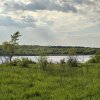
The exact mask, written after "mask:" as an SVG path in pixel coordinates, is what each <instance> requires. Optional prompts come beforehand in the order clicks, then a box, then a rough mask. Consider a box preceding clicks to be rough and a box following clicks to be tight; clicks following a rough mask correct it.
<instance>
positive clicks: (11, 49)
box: [2, 32, 21, 62]
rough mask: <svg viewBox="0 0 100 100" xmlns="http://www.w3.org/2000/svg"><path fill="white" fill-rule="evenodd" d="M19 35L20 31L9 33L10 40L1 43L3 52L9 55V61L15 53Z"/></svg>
mask: <svg viewBox="0 0 100 100" xmlns="http://www.w3.org/2000/svg"><path fill="white" fill-rule="evenodd" d="M20 36H21V35H20V33H19V32H16V33H14V34H13V35H11V40H10V41H5V42H3V44H2V47H3V51H4V53H5V54H6V55H7V56H8V57H9V62H11V60H12V57H13V56H14V55H15V50H16V48H17V47H18V40H19V39H18V38H19V37H20Z"/></svg>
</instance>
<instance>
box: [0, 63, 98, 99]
mask: <svg viewBox="0 0 100 100" xmlns="http://www.w3.org/2000/svg"><path fill="white" fill-rule="evenodd" d="M0 100H100V64H81V65H79V66H78V67H69V66H67V65H64V66H61V65H60V64H50V65H49V67H48V69H47V70H45V71H44V70H42V69H40V68H39V65H38V64H31V65H29V67H26V68H24V67H20V66H7V65H0Z"/></svg>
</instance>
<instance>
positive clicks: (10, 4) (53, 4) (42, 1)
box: [4, 0, 77, 12]
mask: <svg viewBox="0 0 100 100" xmlns="http://www.w3.org/2000/svg"><path fill="white" fill-rule="evenodd" d="M4 7H5V8H4V9H5V11H6V10H9V11H13V10H15V11H18V10H29V11H36V10H50V11H63V12H70V11H71V12H77V9H76V8H75V7H74V5H72V4H70V3H66V2H60V0H32V1H31V2H30V3H25V2H23V1H18V2H17V1H16V0H14V1H12V0H10V1H8V0H7V2H4Z"/></svg>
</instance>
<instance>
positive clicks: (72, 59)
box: [67, 57, 78, 67]
mask: <svg viewBox="0 0 100 100" xmlns="http://www.w3.org/2000/svg"><path fill="white" fill-rule="evenodd" d="M67 65H68V66H70V67H77V66H78V60H77V58H75V57H70V58H69V59H68V61H67Z"/></svg>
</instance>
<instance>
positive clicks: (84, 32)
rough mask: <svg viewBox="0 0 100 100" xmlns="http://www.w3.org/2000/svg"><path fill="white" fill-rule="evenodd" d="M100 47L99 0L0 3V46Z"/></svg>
mask: <svg viewBox="0 0 100 100" xmlns="http://www.w3.org/2000/svg"><path fill="white" fill-rule="evenodd" d="M16 31H19V32H20V33H21V35H22V36H21V38H20V41H19V42H20V44H32V45H62V46H63V45H64V46H88V47H100V0H0V44H1V43H2V42H3V41H6V40H9V39H10V35H11V34H13V33H14V32H16Z"/></svg>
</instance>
